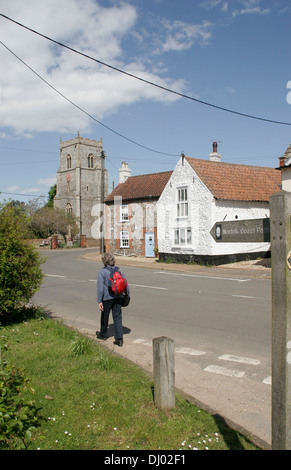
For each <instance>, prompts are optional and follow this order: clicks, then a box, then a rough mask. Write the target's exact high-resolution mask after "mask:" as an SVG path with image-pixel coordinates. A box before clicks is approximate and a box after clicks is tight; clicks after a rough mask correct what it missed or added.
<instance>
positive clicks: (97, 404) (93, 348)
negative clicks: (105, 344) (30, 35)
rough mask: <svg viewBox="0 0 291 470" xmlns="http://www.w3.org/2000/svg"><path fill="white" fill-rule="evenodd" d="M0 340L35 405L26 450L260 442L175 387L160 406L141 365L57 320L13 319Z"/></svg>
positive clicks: (247, 446) (224, 446) (249, 446)
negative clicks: (168, 403) (171, 401)
mask: <svg viewBox="0 0 291 470" xmlns="http://www.w3.org/2000/svg"><path fill="white" fill-rule="evenodd" d="M4 345H5V347H4ZM0 346H1V351H2V355H1V356H0V359H1V357H2V365H1V364H0V372H1V367H2V366H3V360H5V361H7V362H8V363H9V364H11V365H12V364H13V365H14V366H15V367H16V368H18V369H20V370H22V371H23V373H24V375H25V377H27V378H29V385H30V387H29V388H27V390H25V391H24V392H23V394H24V395H25V397H26V398H27V397H30V398H31V399H32V400H34V402H35V404H36V407H37V409H38V424H39V426H38V427H37V428H36V430H35V432H34V434H33V438H32V440H31V442H30V444H29V449H30V450H35V449H41V450H58V449H59V450H101V449H102V450H127V451H128V450H159V449H160V450H183V451H185V450H207V449H209V450H258V448H257V447H256V446H255V445H254V444H253V443H252V442H251V440H250V439H248V438H247V437H246V436H244V435H242V434H240V433H239V432H237V431H235V430H233V429H231V428H230V427H229V426H228V425H227V424H226V423H225V422H224V421H223V419H221V418H217V417H215V416H211V415H210V414H208V413H207V412H205V411H203V410H200V409H199V408H197V407H196V406H195V405H194V404H192V403H190V402H189V401H188V400H186V399H185V398H184V397H183V396H181V395H180V394H178V393H177V394H176V407H175V409H173V410H168V411H161V410H158V409H157V408H156V407H155V405H154V400H153V382H152V380H151V378H150V377H148V376H147V375H146V374H145V373H144V371H142V370H141V369H140V368H139V367H137V366H135V365H134V364H132V363H130V362H128V361H126V360H124V359H122V358H120V357H118V356H115V355H114V354H113V353H108V351H105V350H104V349H103V348H102V346H101V345H99V344H97V343H96V342H94V341H92V340H90V339H89V338H88V337H86V336H84V335H81V334H80V333H78V332H77V331H75V330H73V329H70V328H68V327H66V326H65V325H63V324H62V323H61V322H60V321H56V320H52V319H49V318H46V317H45V316H43V315H37V316H36V318H31V319H28V318H27V319H26V320H25V321H19V319H18V321H17V322H16V323H13V324H10V325H5V326H2V327H1V329H0ZM0 362H1V361H0ZM0 382H1V381H0ZM0 434H1V428H0ZM18 448H21V447H20V443H19V447H18Z"/></svg>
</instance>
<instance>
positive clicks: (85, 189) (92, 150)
mask: <svg viewBox="0 0 291 470" xmlns="http://www.w3.org/2000/svg"><path fill="white" fill-rule="evenodd" d="M107 195H108V174H107V170H106V169H105V153H104V151H103V143H102V139H101V140H99V141H96V140H89V139H84V138H83V137H80V135H79V133H78V136H77V137H75V138H74V139H70V140H67V141H66V142H62V139H60V166H59V169H58V172H57V192H56V196H55V198H54V207H55V208H59V209H63V210H65V211H66V212H67V214H72V215H73V216H74V217H75V218H76V220H77V224H78V226H79V233H80V235H83V236H86V238H87V240H88V241H90V240H91V241H92V242H93V240H94V241H95V245H96V240H99V239H100V234H101V232H102V230H103V227H102V223H103V207H102V205H103V204H102V203H103V201H104V199H105V198H106V197H107Z"/></svg>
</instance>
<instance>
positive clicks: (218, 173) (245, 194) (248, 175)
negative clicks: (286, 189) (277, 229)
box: [185, 157, 282, 202]
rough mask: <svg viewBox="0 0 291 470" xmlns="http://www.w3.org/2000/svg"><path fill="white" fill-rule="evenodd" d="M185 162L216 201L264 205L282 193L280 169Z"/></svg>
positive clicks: (206, 162) (193, 159) (189, 160)
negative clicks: (251, 202) (261, 203)
mask: <svg viewBox="0 0 291 470" xmlns="http://www.w3.org/2000/svg"><path fill="white" fill-rule="evenodd" d="M185 159H186V160H187V162H188V163H189V165H190V166H191V167H192V168H193V170H194V171H195V172H196V173H197V175H198V176H199V178H200V179H201V180H202V182H203V183H204V184H205V186H207V188H208V189H209V191H210V192H211V193H212V194H213V196H214V197H215V198H216V199H225V200H233V201H262V202H263V201H269V198H270V196H271V195H272V194H275V193H277V192H278V191H281V184H282V182H281V172H280V171H278V170H277V169H274V168H268V167H259V166H249V165H238V164H235V163H224V162H213V161H209V160H201V159H198V158H190V157H185Z"/></svg>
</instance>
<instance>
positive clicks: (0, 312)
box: [0, 204, 43, 322]
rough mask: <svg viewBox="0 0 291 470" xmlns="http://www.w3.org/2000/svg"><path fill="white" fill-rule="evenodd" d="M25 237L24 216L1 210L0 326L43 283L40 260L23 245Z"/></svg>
mask: <svg viewBox="0 0 291 470" xmlns="http://www.w3.org/2000/svg"><path fill="white" fill-rule="evenodd" d="M27 235H28V219H27V216H26V214H25V213H24V212H23V211H20V210H18V209H17V208H15V207H13V206H11V205H10V204H6V205H4V206H2V207H0V322H1V320H2V318H3V316H5V315H7V314H9V313H10V312H12V311H13V310H14V309H17V308H19V307H20V306H22V305H23V304H24V303H26V302H28V301H29V300H30V298H31V297H32V296H33V295H34V293H35V292H36V291H37V290H38V289H39V287H40V285H41V283H42V279H43V273H42V271H41V268H40V265H41V263H42V262H43V260H42V259H41V258H40V256H39V253H38V252H37V251H36V249H35V248H34V247H33V246H32V245H29V244H28V243H27V242H26V241H25V239H26V237H27Z"/></svg>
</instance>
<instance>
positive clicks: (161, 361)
mask: <svg viewBox="0 0 291 470" xmlns="http://www.w3.org/2000/svg"><path fill="white" fill-rule="evenodd" d="M153 366H154V397H155V398H154V400H155V405H156V406H157V407H158V408H160V409H165V408H168V409H170V408H174V407H175V353H174V341H173V340H172V339H170V338H167V337H165V336H162V337H160V338H155V339H153Z"/></svg>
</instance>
